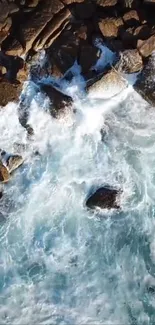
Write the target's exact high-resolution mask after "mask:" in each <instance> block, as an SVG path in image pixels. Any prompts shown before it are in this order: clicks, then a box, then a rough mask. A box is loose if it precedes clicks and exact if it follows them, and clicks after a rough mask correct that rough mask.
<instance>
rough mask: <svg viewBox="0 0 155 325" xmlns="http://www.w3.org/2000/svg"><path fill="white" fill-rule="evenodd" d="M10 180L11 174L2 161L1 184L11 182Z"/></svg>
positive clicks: (0, 164)
mask: <svg viewBox="0 0 155 325" xmlns="http://www.w3.org/2000/svg"><path fill="white" fill-rule="evenodd" d="M9 179H10V174H9V172H8V170H7V168H6V167H5V166H4V165H3V164H2V162H1V161H0V182H2V183H6V182H8V181H9Z"/></svg>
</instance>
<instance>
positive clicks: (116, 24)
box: [99, 18, 123, 38]
mask: <svg viewBox="0 0 155 325" xmlns="http://www.w3.org/2000/svg"><path fill="white" fill-rule="evenodd" d="M122 27H123V20H122V19H121V18H105V19H102V20H101V21H100V22H99V28H100V31H101V33H102V35H103V36H104V37H107V38H115V37H118V35H119V33H120V30H121V28H122Z"/></svg>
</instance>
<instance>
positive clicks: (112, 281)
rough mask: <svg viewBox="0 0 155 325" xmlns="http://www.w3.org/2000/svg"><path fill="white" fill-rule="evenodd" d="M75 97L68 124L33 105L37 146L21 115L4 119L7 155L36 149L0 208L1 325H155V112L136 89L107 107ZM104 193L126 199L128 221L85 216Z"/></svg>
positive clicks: (8, 112) (7, 112)
mask: <svg viewBox="0 0 155 325" xmlns="http://www.w3.org/2000/svg"><path fill="white" fill-rule="evenodd" d="M64 87H65V85H64ZM25 91H26V94H27V96H32V95H33V93H34V89H33V84H29V85H28V88H27V89H26V90H25ZM67 91H68V92H69V93H70V94H72V95H73V97H74V99H75V104H74V105H75V108H76V110H77V111H76V114H75V115H72V116H67V117H66V119H65V120H63V121H61V120H60V121H57V120H54V119H52V118H51V116H50V115H49V113H48V110H47V108H48V102H47V100H44V98H43V97H42V96H41V95H39V96H38V97H37V98H35V97H34V100H33V101H32V104H31V107H30V121H29V122H30V124H31V125H32V126H33V127H34V131H35V135H34V138H33V140H32V141H29V143H28V142H27V139H26V133H25V130H24V129H23V128H22V127H21V126H20V124H19V122H18V116H17V107H16V105H14V104H9V105H8V106H7V107H6V108H5V109H4V110H3V111H0V121H1V122H0V131H1V139H0V142H1V144H0V147H2V148H3V149H5V150H7V151H9V152H14V151H15V149H14V147H15V143H26V144H27V145H28V148H27V150H26V151H25V152H23V153H22V154H23V156H24V158H25V163H24V165H23V166H22V167H21V168H20V169H18V170H17V171H16V172H15V173H14V175H13V177H12V179H11V181H10V182H9V183H8V184H7V185H5V186H4V192H5V195H4V198H3V201H2V202H1V213H2V216H1V225H0V323H1V324H26V325H27V324H50V325H51V324H63V325H64V324H81V325H82V324H109V325H110V324H132V325H133V324H136V325H141V324H153V323H154V322H155V293H154V290H155V219H154V208H155V124H154V121H155V111H154V109H153V108H151V107H149V106H148V104H147V103H145V102H144V101H143V100H142V99H141V98H140V97H139V96H138V95H137V94H136V93H135V92H134V91H133V90H132V87H129V89H128V90H125V91H124V92H123V93H121V94H120V95H118V96H117V97H116V98H115V99H114V100H109V101H104V100H103V99H101V100H98V101H95V100H94V101H93V100H91V101H90V100H89V99H87V98H86V97H83V92H82V91H81V90H80V88H78V87H77V86H76V82H75V83H73V84H72V86H70V87H68V89H67ZM102 127H103V129H104V130H105V137H104V139H103V141H102V140H101V133H100V129H101V128H102ZM35 150H38V151H39V152H40V156H35V155H34V151H35ZM103 184H109V185H113V186H118V187H120V188H121V189H122V190H123V194H122V197H121V207H122V208H121V210H120V211H117V212H116V211H110V212H109V211H106V210H105V211H97V212H94V213H92V211H91V212H90V211H88V210H87V209H86V207H85V200H86V198H87V197H88V195H89V193H90V191H91V189H92V187H93V188H97V187H99V186H101V185H103Z"/></svg>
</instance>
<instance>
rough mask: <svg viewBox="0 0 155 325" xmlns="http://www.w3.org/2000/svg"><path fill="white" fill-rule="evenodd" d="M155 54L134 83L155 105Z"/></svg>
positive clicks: (144, 96)
mask: <svg viewBox="0 0 155 325" xmlns="http://www.w3.org/2000/svg"><path fill="white" fill-rule="evenodd" d="M154 76H155V55H152V56H151V57H150V58H149V60H148V63H147V64H146V65H145V66H144V68H143V70H142V72H141V73H140V75H139V76H138V78H137V81H136V83H135V85H134V88H135V90H136V91H137V92H138V93H139V94H140V95H141V96H142V97H143V98H144V99H145V100H146V101H148V102H149V103H150V104H151V105H152V106H155V77H154Z"/></svg>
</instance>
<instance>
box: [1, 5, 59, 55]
mask: <svg viewBox="0 0 155 325" xmlns="http://www.w3.org/2000/svg"><path fill="white" fill-rule="evenodd" d="M63 8H64V5H63V4H62V2H60V1H59V0H53V1H51V0H46V1H45V2H44V3H43V4H42V6H39V9H38V10H36V11H35V12H34V14H33V16H32V17H31V18H30V19H26V20H25V21H24V22H23V24H22V25H21V26H20V28H21V33H22V38H23V40H22V44H21V43H20V42H19V41H18V40H15V39H14V40H13V42H12V43H9V44H8V47H6V49H5V50H6V52H7V53H8V54H13V55H15V54H16V55H19V56H21V55H22V54H26V53H27V52H28V51H29V50H30V49H31V48H32V45H33V43H34V42H35V40H36V39H37V38H39V34H40V33H41V32H42V31H43V29H44V28H45V27H46V25H47V24H48V23H49V22H50V21H51V20H52V18H53V16H54V15H55V14H57V13H58V12H59V11H60V10H62V9H63ZM23 44H24V45H23Z"/></svg>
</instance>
